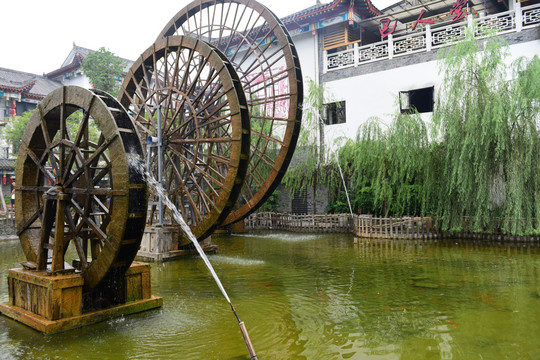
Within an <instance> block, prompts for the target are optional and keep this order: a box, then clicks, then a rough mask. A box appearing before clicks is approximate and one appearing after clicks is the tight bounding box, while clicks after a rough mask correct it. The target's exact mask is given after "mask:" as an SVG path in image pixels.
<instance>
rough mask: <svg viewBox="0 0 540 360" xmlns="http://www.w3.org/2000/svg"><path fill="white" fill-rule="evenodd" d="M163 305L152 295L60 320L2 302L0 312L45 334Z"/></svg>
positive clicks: (159, 298)
mask: <svg viewBox="0 0 540 360" xmlns="http://www.w3.org/2000/svg"><path fill="white" fill-rule="evenodd" d="M162 305H163V298H161V297H158V296H153V295H152V296H151V297H150V299H145V300H139V301H133V302H130V303H127V304H123V305H118V306H114V307H112V308H108V309H105V310H96V311H92V312H89V313H86V314H82V315H77V316H72V317H68V318H63V319H59V320H47V319H45V318H44V317H43V316H39V315H36V314H33V313H31V312H29V311H26V310H24V309H22V308H19V307H16V306H12V305H9V304H7V303H0V312H1V313H2V315H5V316H7V317H9V318H11V319H14V320H16V321H18V322H21V323H23V324H25V325H27V326H30V327H31V328H34V329H36V330H38V331H41V332H42V333H45V334H54V333H58V332H62V331H66V330H71V329H75V328H79V327H83V326H87V325H91V324H95V323H98V322H101V321H106V320H109V319H113V318H117V317H120V316H124V315H129V314H135V313H139V312H143V311H146V310H150V309H155V308H158V307H161V306H162Z"/></svg>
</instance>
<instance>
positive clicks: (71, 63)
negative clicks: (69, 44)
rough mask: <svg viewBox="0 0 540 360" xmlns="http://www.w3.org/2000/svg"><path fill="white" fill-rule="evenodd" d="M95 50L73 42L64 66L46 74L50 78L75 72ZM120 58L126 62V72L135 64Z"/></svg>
mask: <svg viewBox="0 0 540 360" xmlns="http://www.w3.org/2000/svg"><path fill="white" fill-rule="evenodd" d="M95 51H96V50H91V49H87V48H84V47H82V46H77V45H75V44H73V49H71V51H70V53H69V55H68V56H67V57H66V60H64V63H63V64H62V66H61V67H60V68H59V69H56V70H54V71H51V72H50V73H48V74H46V75H45V76H47V77H49V78H56V77H59V76H61V75H63V74H65V73H69V72H73V70H76V69H79V68H80V67H81V63H82V61H83V60H84V58H86V57H87V56H88V54H91V53H93V52H95ZM120 60H122V61H123V62H124V63H125V64H126V66H125V67H124V70H123V72H124V73H125V74H126V73H127V72H128V71H129V69H130V68H131V66H132V65H133V61H132V60H128V59H124V58H120Z"/></svg>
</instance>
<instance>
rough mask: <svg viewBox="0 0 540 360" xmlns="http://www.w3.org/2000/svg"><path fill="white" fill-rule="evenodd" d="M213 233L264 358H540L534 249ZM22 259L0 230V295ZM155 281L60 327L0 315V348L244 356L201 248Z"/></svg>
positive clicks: (538, 257)
mask: <svg viewBox="0 0 540 360" xmlns="http://www.w3.org/2000/svg"><path fill="white" fill-rule="evenodd" d="M213 242H215V243H216V244H217V245H219V254H218V255H214V256H212V257H211V259H210V260H211V261H212V263H213V264H214V268H215V269H216V272H217V273H218V276H219V277H220V279H221V280H222V282H223V285H224V286H225V288H226V290H227V292H228V293H229V295H230V297H231V300H232V301H233V303H234V304H235V306H236V308H237V309H238V310H239V311H240V312H241V313H242V317H243V319H244V320H245V321H246V323H248V324H250V337H251V340H252V341H253V344H254V347H255V348H256V349H257V354H258V355H259V358H261V359H373V358H375V359H398V358H400V359H418V358H435V359H439V358H442V359H450V358H452V359H469V358H540V350H539V349H538V346H537V345H536V342H537V334H538V333H540V324H539V323H538V321H537V319H540V251H539V249H537V248H529V247H520V246H515V247H512V246H502V245H498V246H487V245H486V244H484V243H480V242H479V243H464V242H458V243H456V242H435V241H433V242H431V243H429V242H420V241H417V242H415V241H396V242H393V241H389V240H378V241H375V240H370V241H363V240H355V239H354V238H353V237H351V236H347V235H334V236H328V235H313V234H307V235H306V234H292V233H275V232H272V233H261V234H250V235H242V236H240V235H234V236H224V237H215V238H214V239H213ZM20 261H23V253H22V251H21V250H20V245H19V243H18V242H3V243H0V270H1V271H2V277H1V278H0V299H1V300H2V301H7V287H6V282H5V274H6V272H7V269H9V268H11V267H16V266H18V263H19V262H20ZM152 287H153V289H152V292H153V293H155V294H156V295H159V296H163V299H164V305H163V308H162V309H160V310H155V311H149V312H146V313H142V314H136V315H132V316H127V317H125V318H119V319H115V320H111V321H108V322H104V323H101V324H97V325H93V326H89V327H86V328H83V329H78V330H74V331H70V332H67V333H63V334H58V335H52V336H43V335H41V334H39V333H37V332H35V331H33V330H31V329H29V328H27V327H25V326H23V325H20V324H17V323H15V322H13V321H11V320H9V319H6V318H3V317H0V358H3V357H6V358H15V359H22V358H24V359H41V358H60V359H62V358H77V357H86V358H87V355H90V356H94V357H95V358H96V359H97V358H115V359H177V358H182V359H203V358H204V359H246V360H247V359H248V357H247V355H246V351H245V345H244V343H243V342H242V339H241V337H240V334H239V330H238V327H237V324H236V322H235V321H234V319H231V316H230V308H229V306H228V304H227V302H226V301H225V300H223V297H222V296H221V294H220V292H219V290H218V289H217V287H216V286H215V284H214V282H213V281H212V279H211V277H210V275H209V274H208V272H207V270H206V268H205V267H204V264H203V263H202V262H201V261H200V260H199V259H198V258H195V257H193V258H186V259H184V260H181V261H175V262H166V263H155V264H153V265H152ZM83 354H84V355H83ZM90 358H91V357H90Z"/></svg>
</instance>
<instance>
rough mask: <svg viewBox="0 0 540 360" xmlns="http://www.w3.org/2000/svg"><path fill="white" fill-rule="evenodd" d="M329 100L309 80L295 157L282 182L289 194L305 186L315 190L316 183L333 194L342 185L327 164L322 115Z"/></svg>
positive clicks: (328, 163) (330, 163) (336, 171)
mask: <svg viewBox="0 0 540 360" xmlns="http://www.w3.org/2000/svg"><path fill="white" fill-rule="evenodd" d="M328 101H329V95H328V94H327V90H326V89H325V87H324V85H320V86H318V85H317V84H316V83H315V81H313V80H309V81H308V92H307V96H306V97H305V98H304V108H303V113H304V116H303V118H302V128H301V130H300V135H299V137H298V142H297V145H296V151H295V155H294V157H293V160H292V163H291V166H289V169H288V170H287V173H286V174H285V176H284V178H283V181H282V182H283V184H284V185H285V187H286V188H287V190H288V191H289V192H290V193H291V194H294V193H295V192H298V191H302V190H304V189H306V188H307V187H308V186H309V187H312V188H313V189H314V190H315V189H316V188H317V185H318V184H326V185H328V186H329V188H330V189H331V191H334V192H335V191H336V190H335V189H337V184H339V183H341V179H340V175H339V172H338V169H337V167H336V166H335V164H332V162H331V161H330V160H331V158H332V155H331V154H330V152H328V151H326V144H325V137H324V127H325V124H324V120H323V118H322V116H321V114H322V111H323V107H324V104H325V102H328Z"/></svg>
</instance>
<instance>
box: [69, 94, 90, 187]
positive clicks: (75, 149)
mask: <svg viewBox="0 0 540 360" xmlns="http://www.w3.org/2000/svg"><path fill="white" fill-rule="evenodd" d="M93 102H94V98H92V101H91V103H90V105H89V108H92V105H93ZM89 119H90V112H89V111H85V112H84V115H83V118H82V120H81V123H80V126H79V129H78V130H77V134H76V135H75V141H73V143H72V145H71V151H70V153H69V156H68V159H67V160H66V169H65V171H64V173H63V175H62V177H63V179H67V178H68V174H69V172H70V170H71V169H72V167H73V165H74V163H75V160H76V159H77V158H79V159H80V160H81V163H80V164H79V165H80V166H81V165H82V163H83V162H84V155H83V154H82V152H81V150H80V148H81V147H83V146H81V145H82V144H81V142H82V140H83V135H86V137H87V138H88V120H89ZM68 135H69V134H68Z"/></svg>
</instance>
